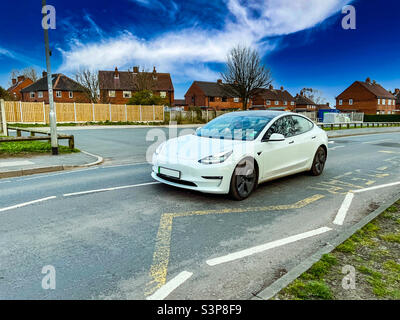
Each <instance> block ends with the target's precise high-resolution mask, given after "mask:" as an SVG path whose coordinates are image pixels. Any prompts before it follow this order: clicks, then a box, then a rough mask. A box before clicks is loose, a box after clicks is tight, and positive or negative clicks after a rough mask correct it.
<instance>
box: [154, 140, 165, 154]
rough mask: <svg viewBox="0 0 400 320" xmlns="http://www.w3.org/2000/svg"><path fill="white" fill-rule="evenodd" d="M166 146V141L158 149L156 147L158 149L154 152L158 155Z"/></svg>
mask: <svg viewBox="0 0 400 320" xmlns="http://www.w3.org/2000/svg"><path fill="white" fill-rule="evenodd" d="M164 147H165V142H163V143H161V144H160V145H159V146H158V147H157V149H156V151H155V152H154V154H155V155H156V156H158V155H159V154H160V152H161V151H162V149H164Z"/></svg>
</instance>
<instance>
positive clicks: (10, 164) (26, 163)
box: [0, 160, 34, 168]
mask: <svg viewBox="0 0 400 320" xmlns="http://www.w3.org/2000/svg"><path fill="white" fill-rule="evenodd" d="M30 164H34V163H33V162H32V161H28V160H23V161H8V162H2V163H0V168H4V167H15V166H29V165H30Z"/></svg>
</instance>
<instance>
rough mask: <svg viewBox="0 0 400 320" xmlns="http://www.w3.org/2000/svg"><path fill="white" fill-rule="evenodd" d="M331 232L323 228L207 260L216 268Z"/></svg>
mask: <svg viewBox="0 0 400 320" xmlns="http://www.w3.org/2000/svg"><path fill="white" fill-rule="evenodd" d="M331 230H332V229H331V228H328V227H322V228H319V229H315V230H311V231H307V232H304V233H300V234H297V235H294V236H290V237H288V238H284V239H280V240H276V241H272V242H268V243H265V244H262V245H259V246H256V247H252V248H249V249H245V250H241V251H237V252H235V253H231V254H228V255H226V256H222V257H219V258H215V259H210V260H207V261H206V263H207V264H208V265H209V266H216V265H219V264H221V263H226V262H230V261H234V260H238V259H242V258H244V257H248V256H251V255H254V254H257V253H261V252H264V251H266V250H270V249H273V248H276V247H280V246H283V245H286V244H289V243H293V242H296V241H299V240H303V239H306V238H310V237H314V236H317V235H320V234H322V233H325V232H328V231H331Z"/></svg>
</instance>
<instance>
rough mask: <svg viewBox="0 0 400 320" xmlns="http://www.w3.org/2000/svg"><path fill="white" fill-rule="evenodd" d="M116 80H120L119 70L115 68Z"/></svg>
mask: <svg viewBox="0 0 400 320" xmlns="http://www.w3.org/2000/svg"><path fill="white" fill-rule="evenodd" d="M114 79H119V72H118V68H117V67H115V71H114Z"/></svg>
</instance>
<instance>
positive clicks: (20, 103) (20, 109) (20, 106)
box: [19, 101, 24, 122]
mask: <svg viewBox="0 0 400 320" xmlns="http://www.w3.org/2000/svg"><path fill="white" fill-rule="evenodd" d="M19 112H20V114H21V122H24V120H23V116H22V102H21V101H20V102H19Z"/></svg>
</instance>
